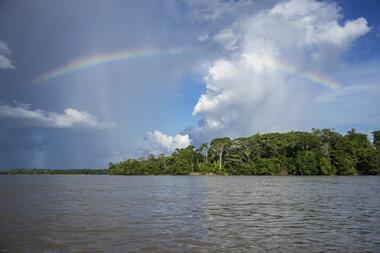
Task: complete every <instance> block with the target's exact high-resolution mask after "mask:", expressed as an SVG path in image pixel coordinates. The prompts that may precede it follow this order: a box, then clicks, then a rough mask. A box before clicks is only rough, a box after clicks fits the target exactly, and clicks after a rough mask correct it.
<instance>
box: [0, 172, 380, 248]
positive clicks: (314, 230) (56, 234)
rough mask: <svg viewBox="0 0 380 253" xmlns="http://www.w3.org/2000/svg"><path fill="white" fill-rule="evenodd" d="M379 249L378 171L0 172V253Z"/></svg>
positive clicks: (379, 178)
mask: <svg viewBox="0 0 380 253" xmlns="http://www.w3.org/2000/svg"><path fill="white" fill-rule="evenodd" d="M327 251H330V252H359V251H360V252H363V251H369V252H380V177H174V176H173V177H171V176H156V177H150V176H147V177H126V176H0V252H327Z"/></svg>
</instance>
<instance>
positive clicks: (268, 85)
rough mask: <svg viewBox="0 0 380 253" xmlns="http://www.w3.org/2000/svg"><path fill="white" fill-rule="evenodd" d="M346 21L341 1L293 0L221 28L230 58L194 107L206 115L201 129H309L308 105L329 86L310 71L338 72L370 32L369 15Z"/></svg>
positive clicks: (236, 132) (217, 65)
mask: <svg viewBox="0 0 380 253" xmlns="http://www.w3.org/2000/svg"><path fill="white" fill-rule="evenodd" d="M341 19H342V15H341V13H340V9H339V7H338V6H337V5H336V4H334V3H331V2H319V1H314V0H292V1H287V2H283V3H280V4H277V5H275V6H274V7H273V8H271V9H270V10H266V11H261V12H260V13H258V14H255V15H251V16H248V17H243V18H241V19H239V20H236V21H235V22H234V23H233V24H232V25H230V26H228V27H225V28H223V29H221V32H220V33H219V34H217V35H216V36H215V37H214V39H215V40H216V41H217V42H218V43H220V44H221V45H222V46H223V47H224V54H223V55H224V56H223V57H221V58H220V59H217V60H215V61H214V63H213V65H212V66H211V67H210V68H209V71H208V74H207V75H206V76H205V78H204V79H205V82H206V85H207V86H206V88H207V90H206V92H205V93H204V94H202V95H201V96H200V98H199V101H198V103H197V104H196V106H195V107H194V111H193V114H194V115H199V116H200V117H201V118H202V125H201V127H200V129H199V131H200V132H203V133H201V134H202V135H204V133H205V132H206V133H208V134H209V135H216V134H221V135H230V136H241V135H247V134H252V133H254V132H258V131H260V132H263V131H264V132H268V131H274V130H280V131H285V130H290V129H298V128H300V127H302V126H305V124H304V123H305V121H306V116H307V115H308V114H307V112H308V107H309V105H311V104H313V103H314V102H313V101H314V100H316V98H317V96H318V94H319V93H321V92H322V91H324V89H326V88H325V87H323V86H322V85H321V86H320V89H318V87H317V88H316V85H315V84H316V83H315V80H314V81H313V80H310V79H307V78H303V77H304V76H305V73H314V74H324V75H328V74H329V73H331V72H333V71H334V70H336V66H339V65H340V63H341V60H340V59H341V57H340V56H341V55H342V53H343V52H344V51H345V50H347V49H348V48H349V47H350V45H351V44H352V42H353V41H354V40H355V39H357V38H359V37H361V36H363V35H364V34H366V33H367V32H368V31H369V27H368V25H367V21H366V20H365V19H364V18H358V19H356V20H349V21H346V22H345V23H343V24H340V21H341ZM331 92H336V91H331ZM196 134H197V133H195V135H196ZM198 134H200V133H198Z"/></svg>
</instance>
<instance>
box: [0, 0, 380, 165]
mask: <svg viewBox="0 0 380 253" xmlns="http://www.w3.org/2000/svg"><path fill="white" fill-rule="evenodd" d="M379 11H380V2H379V1H376V0H365V1H343V0H336V1H314V0H291V1H276V0H270V1H264V0H256V1H244V0H241V1H222V0H204V1H195V0H194V1H187V0H178V1H169V0H168V1H85V0H81V1H77V0H75V1H74V0H69V1H59V2H57V1H55V2H52V1H48V0H46V1H42V0H36V1H26V0H25V1H0V168H1V169H5V168H15V167H49V168H71V167H76V168H84V167H91V168H100V167H106V166H107V164H108V162H109V161H119V160H122V159H125V158H128V157H136V156H140V155H143V154H146V153H149V152H151V153H161V152H170V151H172V150H174V149H175V148H178V147H185V146H186V145H188V144H190V143H192V144H195V145H198V144H199V143H202V142H204V141H209V140H210V139H211V138H213V137H216V136H230V137H237V136H246V135H250V134H254V133H257V132H261V133H263V132H272V131H289V130H310V129H311V128H313V127H318V128H335V129H337V130H338V131H340V132H343V133H344V132H345V131H347V130H348V129H351V128H353V127H355V128H357V129H358V130H360V131H363V132H366V133H370V132H371V131H373V130H375V129H378V128H379V125H380V124H379V123H380V113H379V110H378V108H380V102H379V100H378V97H379V95H380V83H379V81H378V80H380V71H379V70H380V43H379V42H380V17H379V15H378V13H379ZM152 49H153V50H154V51H155V52H156V53H155V54H154V55H149V54H148V53H144V52H148V51H149V50H152ZM170 50H175V52H176V53H174V54H167V53H165V52H168V51H170ZM120 51H123V52H131V53H133V52H137V51H142V52H143V53H142V55H141V56H136V57H129V58H128V57H126V58H125V59H121V60H118V61H106V60H104V62H102V63H101V64H97V65H88V66H83V67H82V68H81V69H78V70H76V71H71V72H70V71H69V72H67V73H65V74H64V75H59V76H56V77H54V78H50V79H48V80H44V81H34V80H35V79H36V78H38V77H39V76H41V75H43V74H46V73H48V72H49V71H51V70H54V69H57V68H60V67H62V66H65V65H66V64H68V63H70V62H73V61H76V60H80V59H82V60H83V59H88V58H89V57H91V56H94V55H99V54H103V55H104V54H112V53H114V54H115V52H120Z"/></svg>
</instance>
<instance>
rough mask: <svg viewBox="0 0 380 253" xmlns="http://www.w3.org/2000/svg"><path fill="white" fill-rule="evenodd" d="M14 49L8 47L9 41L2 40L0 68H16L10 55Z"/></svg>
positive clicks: (0, 42) (0, 44)
mask: <svg viewBox="0 0 380 253" xmlns="http://www.w3.org/2000/svg"><path fill="white" fill-rule="evenodd" d="M11 53H12V51H11V50H10V49H9V48H8V45H7V43H5V42H4V41H1V40H0V69H14V68H15V66H14V65H13V64H12V61H11V60H10V59H9V58H8V56H9V55H10V54H11Z"/></svg>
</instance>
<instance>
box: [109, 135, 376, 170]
mask: <svg viewBox="0 0 380 253" xmlns="http://www.w3.org/2000/svg"><path fill="white" fill-rule="evenodd" d="M373 137H374V138H373V143H371V142H370V141H369V139H368V136H367V135H366V134H362V133H358V132H357V131H356V130H354V129H353V130H350V131H348V132H347V134H346V135H342V134H340V133H338V132H336V131H334V130H332V129H312V131H311V132H288V133H268V134H255V135H253V136H249V137H244V138H237V139H230V138H227V137H226V138H216V139H214V140H212V141H211V142H210V144H207V143H205V144H202V145H201V146H200V147H199V148H198V149H195V147H194V146H189V147H187V148H184V149H177V150H175V151H174V152H173V153H172V154H171V155H164V154H162V155H160V156H157V157H155V156H153V155H150V156H148V157H145V158H140V159H129V160H126V161H123V162H120V163H116V164H113V163H111V164H110V167H109V174H110V175H165V174H170V175H189V174H192V173H196V174H221V175H226V174H229V175H375V174H377V175H378V174H380V131H375V132H373Z"/></svg>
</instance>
